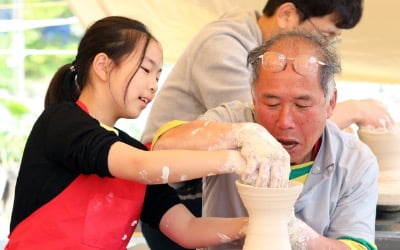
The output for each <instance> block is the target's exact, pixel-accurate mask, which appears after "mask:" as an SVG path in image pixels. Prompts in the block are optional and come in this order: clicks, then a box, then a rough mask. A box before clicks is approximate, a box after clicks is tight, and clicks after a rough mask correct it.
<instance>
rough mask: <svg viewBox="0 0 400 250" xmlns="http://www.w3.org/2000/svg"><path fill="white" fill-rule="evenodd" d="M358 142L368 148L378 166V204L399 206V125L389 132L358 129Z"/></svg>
mask: <svg viewBox="0 0 400 250" xmlns="http://www.w3.org/2000/svg"><path fill="white" fill-rule="evenodd" d="M358 136H359V137H360V140H361V141H363V142H364V143H365V144H367V145H368V146H369V148H370V149H371V150H372V152H373V153H374V154H375V156H376V158H377V160H378V164H379V179H378V185H379V191H378V192H379V195H378V204H379V205H386V206H399V205H400V166H399V162H400V123H397V124H396V126H395V127H394V128H393V129H391V130H387V131H386V130H383V131H382V130H379V129H369V128H360V129H359V130H358Z"/></svg>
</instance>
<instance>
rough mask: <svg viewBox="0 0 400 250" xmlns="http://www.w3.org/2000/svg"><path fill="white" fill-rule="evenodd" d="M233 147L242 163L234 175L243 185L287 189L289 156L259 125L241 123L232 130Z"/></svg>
mask: <svg viewBox="0 0 400 250" xmlns="http://www.w3.org/2000/svg"><path fill="white" fill-rule="evenodd" d="M234 133H235V140H236V143H237V146H238V148H239V150H240V153H241V154H242V156H243V158H244V159H245V160H246V165H245V167H244V168H243V169H240V170H239V171H237V172H238V174H239V175H240V178H241V180H242V182H243V183H245V184H248V185H253V186H257V187H287V186H288V182H289V173H290V156H289V154H288V153H287V151H286V150H285V149H284V148H283V147H282V145H281V144H280V143H279V142H278V141H277V140H276V139H275V138H274V137H273V136H272V135H271V134H270V133H269V132H268V131H267V130H266V129H265V128H264V127H263V126H261V125H259V124H257V123H241V124H237V125H236V127H234Z"/></svg>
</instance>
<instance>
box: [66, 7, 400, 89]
mask: <svg viewBox="0 0 400 250" xmlns="http://www.w3.org/2000/svg"><path fill="white" fill-rule="evenodd" d="M68 2H69V4H70V6H71V9H72V11H73V12H74V13H75V15H76V16H77V17H78V18H79V19H80V21H81V23H82V24H83V25H84V26H88V25H90V24H91V23H93V22H94V21H95V20H97V19H99V18H102V17H105V16H109V15H124V16H128V17H131V18H135V19H138V20H140V21H142V22H144V23H145V24H146V25H147V26H148V27H149V28H150V30H151V31H152V33H153V34H154V35H155V36H156V37H157V38H158V39H159V40H160V42H161V43H162V46H163V49H164V58H165V60H166V61H167V62H171V63H173V62H174V61H175V60H176V59H177V58H178V57H179V56H180V54H181V52H182V51H183V50H184V49H185V48H186V46H187V44H188V42H189V41H190V40H191V39H192V37H193V36H194V35H195V34H196V33H197V32H198V30H199V29H200V28H201V27H202V26H203V25H204V24H206V23H208V22H210V21H212V20H215V19H217V18H218V17H219V15H220V14H221V13H222V12H224V11H226V10H227V9H229V8H233V7H241V8H245V9H258V10H260V11H261V10H262V8H263V6H264V5H265V3H266V0H246V1H244V0H168V1H167V0H134V1H132V0H85V1H81V0H68ZM364 4H365V5H364V14H363V17H362V20H361V22H360V23H359V25H357V26H356V28H354V29H352V30H346V31H344V32H343V35H342V37H341V38H342V42H341V44H340V45H339V47H340V52H341V55H342V67H343V72H342V74H341V75H340V76H339V77H338V80H342V81H350V82H375V83H400V47H399V46H400V28H399V26H397V25H399V24H400V15H399V13H398V10H399V9H400V2H399V1H396V0H379V1H378V0H364Z"/></svg>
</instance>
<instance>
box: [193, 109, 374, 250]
mask: <svg viewBox="0 0 400 250" xmlns="http://www.w3.org/2000/svg"><path fill="white" fill-rule="evenodd" d="M199 119H203V120H211V121H224V122H255V119H254V113H253V108H252V105H249V104H244V103H241V102H237V101H234V102H230V103H225V104H223V105H221V106H219V107H217V108H214V109H211V110H209V111H207V112H206V113H205V114H204V115H202V116H200V118H199ZM377 177H378V163H377V161H376V157H375V156H374V155H373V153H372V152H371V150H370V149H369V148H368V146H366V145H365V144H364V143H362V142H361V141H360V140H359V139H358V138H357V137H356V136H354V135H352V134H349V133H345V132H342V131H340V130H339V129H338V128H337V127H336V125H335V124H333V123H332V122H330V121H327V124H326V127H325V129H324V132H323V135H322V143H321V147H320V149H319V152H318V154H317V157H316V159H315V161H314V164H313V167H312V169H311V171H310V173H309V175H308V177H307V180H306V182H305V184H304V187H303V190H302V192H301V194H300V196H299V198H298V200H297V201H296V203H295V213H296V216H297V217H298V218H300V219H302V220H303V221H304V222H306V223H307V224H308V225H309V226H310V227H312V228H313V229H314V230H315V231H316V232H318V233H319V234H322V235H324V236H326V237H329V238H334V239H335V238H337V237H339V236H351V237H354V238H361V239H364V240H368V241H371V242H374V241H375V213H376V204H377V199H378V183H377ZM236 179H237V175H234V174H228V175H218V176H211V177H207V178H204V179H203V215H204V216H218V217H238V216H246V215H247V212H246V210H245V208H244V207H243V204H242V202H241V200H240V198H239V194H238V192H237V189H236V186H235V180H236ZM238 244H240V243H238V242H234V243H230V244H225V245H223V246H219V247H213V248H209V249H213V250H216V249H218V250H221V249H241V248H240V246H239V247H238Z"/></svg>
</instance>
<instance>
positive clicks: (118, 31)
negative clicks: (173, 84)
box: [6, 16, 246, 250]
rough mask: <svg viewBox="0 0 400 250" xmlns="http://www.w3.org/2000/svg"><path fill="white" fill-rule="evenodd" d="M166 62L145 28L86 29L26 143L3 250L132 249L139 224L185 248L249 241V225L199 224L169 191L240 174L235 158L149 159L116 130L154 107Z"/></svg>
mask: <svg viewBox="0 0 400 250" xmlns="http://www.w3.org/2000/svg"><path fill="white" fill-rule="evenodd" d="M161 64H162V52H161V48H160V45H159V44H158V42H157V41H156V39H155V38H154V37H153V36H152V35H151V34H150V33H149V32H148V31H147V29H146V27H145V26H144V25H143V24H142V23H140V22H138V21H135V20H131V19H128V18H124V17H117V16H114V17H107V18H104V19H101V20H99V21H97V22H96V23H94V24H93V25H92V26H91V27H90V28H89V29H88V30H87V32H86V34H85V35H84V36H83V38H82V40H81V42H80V45H79V48H78V53H77V56H76V59H75V61H74V62H73V63H72V64H67V65H64V66H63V67H61V68H60V69H59V70H58V72H57V73H56V74H55V75H54V77H53V79H52V81H51V83H50V86H49V89H48V91H47V94H46V98H45V110H44V111H43V113H42V114H41V115H40V117H39V118H38V120H37V121H36V123H35V124H34V126H33V129H32V131H31V134H30V136H29V138H28V141H27V143H26V147H25V150H24V155H23V159H22V162H21V167H20V171H19V176H18V180H17V186H16V190H15V200H14V207H13V212H12V218H11V225H10V232H11V233H10V236H9V239H10V240H9V243H8V245H7V246H6V249H41V250H43V249H52V250H54V249H74V250H75V249H112V250H116V249H125V248H126V246H127V244H128V242H129V239H130V236H131V235H132V233H133V231H134V230H135V227H136V225H137V223H138V220H139V219H140V216H141V219H142V220H144V221H146V222H147V223H150V224H151V225H152V226H154V227H160V229H161V230H162V231H163V232H164V233H165V234H166V235H167V236H168V237H170V238H171V239H173V240H175V241H177V242H178V243H179V244H181V245H183V246H185V247H191V248H194V247H202V246H207V245H215V244H219V243H223V242H224V241H227V240H233V239H236V238H239V237H241V236H243V230H242V227H243V226H244V225H245V224H246V219H245V218H234V219H233V218H232V219H228V218H194V217H193V215H192V214H191V213H190V212H189V211H188V210H187V209H186V207H185V206H183V205H182V204H180V201H179V199H178V198H177V196H176V194H175V192H174V190H172V189H170V188H169V186H168V185H166V184H165V183H169V182H178V181H182V180H187V179H193V178H199V177H202V176H207V175H209V174H223V173H232V172H237V173H241V171H244V170H245V169H246V166H245V165H246V164H245V159H244V158H242V156H241V154H240V153H239V152H238V151H235V150H226V151H183V150H162V151H146V147H145V146H144V145H142V144H141V143H140V142H139V141H137V140H136V139H134V138H132V137H130V136H129V135H128V134H126V133H124V132H123V131H121V130H119V129H117V128H115V127H114V125H115V123H116V122H117V120H118V119H119V118H136V117H138V116H139V114H140V113H141V111H142V110H143V109H144V108H146V106H147V105H148V104H149V102H151V100H152V99H153V97H154V95H155V92H156V90H157V81H158V79H159V76H160V73H161ZM171 112H173V110H171ZM146 184H164V185H149V186H147V191H146ZM145 193H146V197H145ZM142 207H143V209H142ZM141 214H142V215H141Z"/></svg>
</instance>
